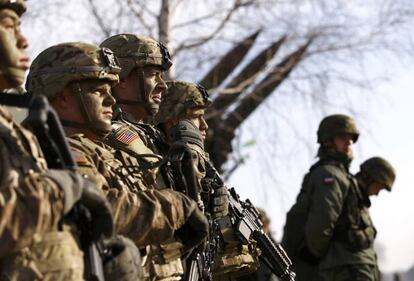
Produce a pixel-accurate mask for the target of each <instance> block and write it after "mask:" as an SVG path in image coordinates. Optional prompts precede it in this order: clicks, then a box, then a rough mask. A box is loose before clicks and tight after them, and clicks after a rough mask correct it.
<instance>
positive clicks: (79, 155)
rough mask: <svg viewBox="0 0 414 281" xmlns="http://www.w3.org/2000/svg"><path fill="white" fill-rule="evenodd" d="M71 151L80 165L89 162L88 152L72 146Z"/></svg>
mask: <svg viewBox="0 0 414 281" xmlns="http://www.w3.org/2000/svg"><path fill="white" fill-rule="evenodd" d="M70 152H71V154H72V157H73V159H74V160H75V162H76V163H77V164H78V165H81V164H85V163H88V158H87V157H86V154H85V153H83V152H82V151H80V150H78V149H76V148H73V147H71V148H70Z"/></svg>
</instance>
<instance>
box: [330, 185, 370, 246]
mask: <svg viewBox="0 0 414 281" xmlns="http://www.w3.org/2000/svg"><path fill="white" fill-rule="evenodd" d="M366 200H369V199H368V198H364V195H363V194H362V191H361V189H360V187H358V185H357V182H356V180H355V179H351V186H350V188H349V190H348V194H347V196H346V199H345V202H344V205H343V208H342V213H341V214H340V216H339V218H338V221H337V223H336V226H335V229H334V235H333V239H336V240H339V241H340V242H342V243H344V245H345V246H346V247H347V248H348V250H349V251H351V252H358V251H361V250H364V249H368V248H370V247H372V246H373V243H374V240H375V236H376V234H377V231H376V229H375V227H374V225H373V223H372V221H371V217H370V215H369V210H368V207H367V204H366V203H365V202H366Z"/></svg>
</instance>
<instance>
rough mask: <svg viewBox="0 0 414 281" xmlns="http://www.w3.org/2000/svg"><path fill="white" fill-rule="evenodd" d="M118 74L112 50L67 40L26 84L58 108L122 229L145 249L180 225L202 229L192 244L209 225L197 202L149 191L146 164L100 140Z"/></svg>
mask: <svg viewBox="0 0 414 281" xmlns="http://www.w3.org/2000/svg"><path fill="white" fill-rule="evenodd" d="M119 72H120V68H119V65H118V63H117V60H116V58H115V57H114V56H113V53H112V52H111V51H110V50H109V49H105V48H98V47H96V46H94V45H90V44H85V43H64V44H60V45H56V46H53V47H50V48H48V49H46V50H45V51H43V52H42V53H41V54H40V55H39V56H38V57H37V58H36V59H35V61H34V62H33V64H32V67H31V70H30V73H29V76H28V81H27V84H26V87H27V88H28V90H30V91H32V92H33V93H35V94H44V95H46V96H47V97H48V98H49V100H50V101H51V104H52V105H53V106H54V108H55V109H56V111H57V112H58V114H59V117H60V118H61V121H62V124H63V125H64V128H65V131H66V133H67V135H68V136H69V143H70V146H71V149H72V153H73V155H74V158H75V160H76V161H77V163H78V166H79V172H80V173H82V174H86V175H88V176H89V177H90V178H91V179H94V180H95V182H96V183H97V184H98V186H99V187H100V188H101V189H102V190H103V192H104V193H105V195H106V198H107V199H108V200H109V201H110V203H111V205H112V208H113V213H114V219H115V226H116V231H117V232H118V233H120V234H123V235H125V236H127V237H129V238H131V239H132V240H133V241H134V242H135V244H136V245H137V246H138V247H144V246H146V245H148V244H152V243H159V242H162V241H164V240H168V239H170V238H171V237H172V236H173V235H174V234H175V231H176V230H178V229H180V228H181V227H189V228H191V229H193V228H199V229H200V231H199V232H197V233H194V235H193V240H192V241H187V243H186V244H187V246H188V247H192V246H194V245H196V244H198V243H200V241H201V240H202V239H203V238H204V236H205V234H204V233H203V229H206V227H207V226H206V222H205V218H204V217H203V215H202V213H200V211H198V210H197V208H196V205H195V202H193V201H191V200H189V199H188V198H186V197H185V196H183V195H182V194H180V193H178V192H174V191H171V190H162V191H158V190H146V189H145V184H144V181H145V179H144V176H143V173H142V170H143V169H142V166H141V164H140V163H138V162H137V160H136V159H135V158H133V157H130V156H129V155H128V154H126V153H124V152H122V151H120V150H115V149H113V148H111V147H109V146H107V145H105V144H104V143H102V142H100V139H102V138H104V137H105V135H106V134H108V133H109V132H110V130H111V117H112V106H113V105H114V104H115V99H114V98H113V96H112V94H111V86H114V85H115V84H116V83H117V82H118V73H119ZM126 137H128V136H126ZM191 243H194V245H192V244H191Z"/></svg>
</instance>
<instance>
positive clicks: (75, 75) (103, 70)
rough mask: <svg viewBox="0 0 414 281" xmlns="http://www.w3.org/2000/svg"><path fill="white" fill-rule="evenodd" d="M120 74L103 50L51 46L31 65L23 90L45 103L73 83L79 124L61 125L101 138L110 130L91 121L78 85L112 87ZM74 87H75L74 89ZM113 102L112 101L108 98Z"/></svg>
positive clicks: (77, 45) (80, 45) (102, 123)
mask: <svg viewBox="0 0 414 281" xmlns="http://www.w3.org/2000/svg"><path fill="white" fill-rule="evenodd" d="M120 71H121V68H120V66H119V63H118V61H117V59H116V57H115V56H114V54H113V53H112V51H111V50H109V49H107V48H99V47H97V46H95V45H91V44H87V43H81V42H73V43H62V44H58V45H55V46H52V47H50V48H48V49H46V50H44V51H43V52H41V53H40V54H39V55H38V56H37V57H36V59H35V60H34V61H33V63H32V66H31V68H30V71H29V76H28V78H27V81H26V89H27V90H28V91H29V92H31V93H33V94H37V95H45V96H46V97H47V98H48V99H49V100H52V99H54V97H55V96H56V94H58V93H59V92H61V91H63V90H64V89H65V87H66V86H68V85H69V84H70V83H74V86H75V87H74V88H73V89H74V90H73V91H75V92H74V94H75V97H76V99H77V103H78V105H79V109H80V111H81V114H82V117H83V121H82V122H75V121H72V120H63V119H61V122H62V124H63V125H65V126H68V127H74V128H87V129H90V130H92V131H93V132H94V133H95V134H97V135H98V136H104V135H105V134H107V133H108V132H109V131H110V130H111V124H110V122H109V123H108V122H106V121H105V120H93V119H92V117H91V115H90V110H91V109H90V108H88V106H87V105H86V103H85V99H86V98H88V97H89V96H86V95H85V94H86V93H87V92H85V91H84V90H83V88H82V86H81V82H85V83H88V82H91V83H93V82H96V81H100V80H102V81H104V82H105V83H110V84H115V83H117V82H118V81H119V76H118V73H119V72H120ZM76 86H77V87H76ZM110 98H111V99H112V100H113V101H114V98H113V97H112V96H110Z"/></svg>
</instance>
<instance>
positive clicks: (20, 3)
mask: <svg viewBox="0 0 414 281" xmlns="http://www.w3.org/2000/svg"><path fill="white" fill-rule="evenodd" d="M0 9H11V10H13V11H15V12H16V14H18V15H19V17H21V16H22V15H23V13H24V12H26V3H25V1H24V0H0Z"/></svg>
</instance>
